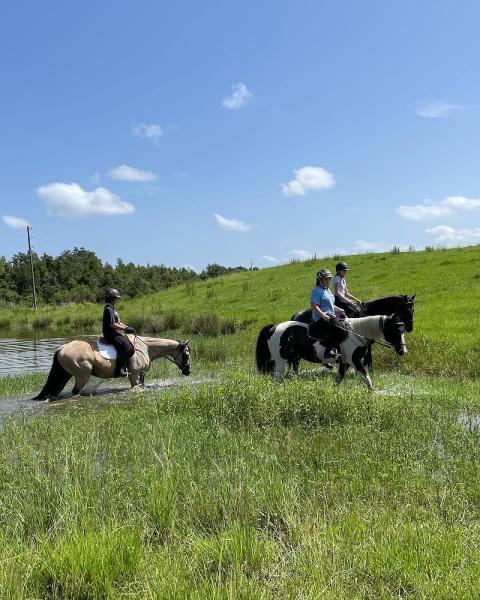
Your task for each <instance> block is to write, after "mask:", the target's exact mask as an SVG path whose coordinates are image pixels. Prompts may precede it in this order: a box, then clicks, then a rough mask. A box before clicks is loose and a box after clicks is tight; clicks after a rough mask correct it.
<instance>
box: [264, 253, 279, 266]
mask: <svg viewBox="0 0 480 600" xmlns="http://www.w3.org/2000/svg"><path fill="white" fill-rule="evenodd" d="M262 258H263V260H266V261H267V262H269V263H272V264H273V265H278V264H279V263H280V261H279V259H278V258H275V256H268V254H267V255H265V256H262Z"/></svg>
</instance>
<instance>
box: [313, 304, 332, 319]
mask: <svg viewBox="0 0 480 600" xmlns="http://www.w3.org/2000/svg"><path fill="white" fill-rule="evenodd" d="M310 306H311V307H312V310H313V311H314V312H316V313H317V315H319V316H320V318H321V319H323V320H324V321H330V315H328V314H327V313H324V312H323V310H322V309H321V308H320V307H319V306H318V304H315V303H314V302H312V303H311V305H310Z"/></svg>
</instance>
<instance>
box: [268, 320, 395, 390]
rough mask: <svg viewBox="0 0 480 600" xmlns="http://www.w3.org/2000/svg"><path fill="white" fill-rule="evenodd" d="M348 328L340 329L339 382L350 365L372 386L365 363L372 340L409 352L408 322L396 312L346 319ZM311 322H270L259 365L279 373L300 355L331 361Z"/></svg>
mask: <svg viewBox="0 0 480 600" xmlns="http://www.w3.org/2000/svg"><path fill="white" fill-rule="evenodd" d="M347 326H348V327H349V329H341V328H339V331H338V346H339V350H340V364H339V371H338V376H337V383H340V382H341V381H342V379H343V377H344V375H345V373H346V371H347V369H348V368H349V367H353V368H354V369H355V372H356V373H357V374H358V375H359V376H360V377H361V378H362V379H363V380H364V381H365V383H366V384H367V386H368V388H369V389H370V390H372V389H373V384H372V380H371V379H370V375H369V374H368V372H367V370H366V369H365V366H364V361H365V358H367V357H368V355H369V352H370V347H371V345H372V343H373V342H383V343H385V344H386V345H388V346H390V347H392V348H394V349H395V352H397V354H399V355H404V354H406V353H407V346H406V345H405V337H404V334H405V325H404V324H403V322H401V321H400V320H399V319H398V317H395V316H375V317H362V318H359V319H347ZM308 329H309V326H308V325H307V324H306V323H302V322H299V321H286V322H284V323H280V324H279V325H267V326H266V327H264V328H263V329H262V330H261V331H260V334H259V336H258V339H257V349H256V359H257V368H258V370H259V371H260V372H261V373H263V374H266V373H271V374H273V375H275V376H277V377H280V376H281V375H283V373H284V371H285V367H286V366H287V365H288V366H289V368H290V366H291V365H297V366H298V363H299V361H300V360H301V359H304V360H307V361H309V362H313V363H323V364H327V363H329V362H330V363H331V362H332V359H326V358H324V354H325V345H323V344H322V342H321V341H320V340H317V339H315V338H311V337H310V336H309V334H308Z"/></svg>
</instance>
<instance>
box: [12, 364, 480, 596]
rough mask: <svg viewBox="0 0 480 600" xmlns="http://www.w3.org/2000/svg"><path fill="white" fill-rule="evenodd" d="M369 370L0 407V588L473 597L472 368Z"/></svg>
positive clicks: (237, 378)
mask: <svg viewBox="0 0 480 600" xmlns="http://www.w3.org/2000/svg"><path fill="white" fill-rule="evenodd" d="M382 384H383V385H385V386H387V387H388V388H389V390H390V393H389V394H388V395H381V394H377V395H375V394H370V393H368V392H366V391H364V390H363V388H360V387H358V386H357V385H355V383H354V382H353V381H347V383H346V385H345V386H344V387H343V388H338V389H335V388H334V386H333V383H332V382H331V378H329V377H328V376H327V377H319V378H316V377H314V376H312V377H311V378H305V379H286V380H284V381H283V382H282V383H276V382H272V381H271V380H270V379H268V378H259V377H257V376H252V375H240V374H235V373H230V374H229V375H228V377H226V378H225V380H224V381H222V382H219V383H217V384H214V385H202V386H200V387H199V388H197V389H194V388H190V389H187V388H183V389H182V390H180V391H178V390H171V391H167V392H166V393H163V394H159V393H151V394H149V395H148V396H132V397H131V399H130V400H128V399H125V400H124V405H123V406H122V405H121V404H116V405H115V406H112V407H110V408H108V407H107V408H105V409H104V410H101V411H100V410H88V401H80V402H81V403H80V404H78V403H77V409H76V410H75V411H72V410H66V409H65V405H61V406H59V407H55V406H54V405H52V407H51V410H50V411H49V413H47V417H42V418H28V419H25V420H23V421H18V420H13V421H11V422H9V423H7V424H6V425H5V427H4V430H3V432H2V436H1V437H0V523H1V525H2V527H1V533H0V560H1V562H2V566H3V568H2V569H1V570H0V597H1V598H5V599H6V598H18V599H20V598H58V599H60V598H62V599H63V598H71V599H85V598H91V599H104V598H129V599H132V598H136V599H140V598H142V599H143V598H179V599H180V598H205V599H207V598H208V599H210V598H245V599H250V598H262V599H263V598H271V599H277V598H296V597H298V598H300V597H301V598H317V597H322V598H327V599H329V598H330V599H334V598H335V599H336V598H372V597H379V598H398V597H409V596H411V597H419V598H455V597H457V598H467V599H468V598H471V599H473V598H476V597H478V594H479V592H480V585H479V579H478V544H477V538H478V534H479V533H480V529H479V526H478V516H479V515H478V506H479V494H478V485H477V477H476V472H477V467H478V460H479V458H480V454H479V445H478V433H473V432H472V429H469V428H466V427H464V426H463V425H462V424H461V423H460V422H459V421H458V419H457V415H458V413H459V411H460V410H464V411H469V412H470V413H472V414H475V412H476V411H478V410H479V403H478V397H479V395H478V391H479V390H478V384H476V383H475V384H474V383H472V384H467V385H458V384H455V383H454V382H452V381H446V380H444V381H438V382H436V383H435V382H433V383H432V382H430V381H428V380H425V381H417V382H415V381H413V380H412V381H405V380H404V381H402V382H399V381H398V380H396V379H395V378H394V377H390V378H388V377H384V378H382ZM48 415H49V416H48Z"/></svg>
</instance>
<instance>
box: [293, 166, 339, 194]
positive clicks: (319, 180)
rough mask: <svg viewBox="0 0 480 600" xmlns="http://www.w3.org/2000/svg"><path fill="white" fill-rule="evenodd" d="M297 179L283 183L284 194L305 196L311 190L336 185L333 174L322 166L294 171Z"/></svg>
mask: <svg viewBox="0 0 480 600" xmlns="http://www.w3.org/2000/svg"><path fill="white" fill-rule="evenodd" d="M294 173H295V179H292V180H291V181H289V182H288V183H282V193H283V195H284V196H305V194H306V193H307V192H309V191H311V190H323V189H328V188H332V187H333V186H334V185H335V180H334V178H333V175H332V174H331V173H329V172H328V171H327V170H326V169H324V168H322V167H302V168H301V169H296V170H295V171H294Z"/></svg>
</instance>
